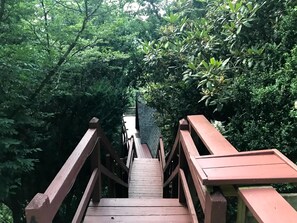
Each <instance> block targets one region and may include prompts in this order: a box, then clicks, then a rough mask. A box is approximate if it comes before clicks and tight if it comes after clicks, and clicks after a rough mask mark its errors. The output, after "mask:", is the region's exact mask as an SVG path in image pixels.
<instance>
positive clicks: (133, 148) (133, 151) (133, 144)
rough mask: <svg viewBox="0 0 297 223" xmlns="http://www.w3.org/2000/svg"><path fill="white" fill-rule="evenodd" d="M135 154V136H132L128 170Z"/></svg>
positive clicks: (129, 144) (127, 163)
mask: <svg viewBox="0 0 297 223" xmlns="http://www.w3.org/2000/svg"><path fill="white" fill-rule="evenodd" d="M134 154H135V141H134V136H131V138H130V140H128V157H127V161H126V166H127V168H130V166H131V164H132V162H133V159H134Z"/></svg>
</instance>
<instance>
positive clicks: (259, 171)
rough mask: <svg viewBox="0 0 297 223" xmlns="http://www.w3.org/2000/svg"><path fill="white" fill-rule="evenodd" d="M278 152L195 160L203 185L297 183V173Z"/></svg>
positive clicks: (268, 151) (246, 153) (258, 152)
mask: <svg viewBox="0 0 297 223" xmlns="http://www.w3.org/2000/svg"><path fill="white" fill-rule="evenodd" d="M279 155H280V153H276V152H275V150H263V151H253V152H241V153H238V154H233V155H227V156H226V157H224V156H221V155H220V156H208V157H206V158H205V157H198V156H197V157H196V158H195V159H193V162H194V165H195V167H196V170H197V171H196V173H197V174H198V175H199V177H200V179H201V181H202V183H203V184H204V185H223V184H263V183H266V184H270V183H284V182H297V170H296V169H295V168H294V166H293V164H292V163H290V164H288V163H287V162H286V161H284V159H282V158H280V156H279Z"/></svg>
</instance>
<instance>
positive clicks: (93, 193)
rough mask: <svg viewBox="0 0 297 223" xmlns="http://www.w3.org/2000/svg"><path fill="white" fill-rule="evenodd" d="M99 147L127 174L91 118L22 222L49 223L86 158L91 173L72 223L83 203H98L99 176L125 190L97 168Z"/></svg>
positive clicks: (112, 176)
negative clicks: (90, 167)
mask: <svg viewBox="0 0 297 223" xmlns="http://www.w3.org/2000/svg"><path fill="white" fill-rule="evenodd" d="M101 143H102V144H103V148H105V149H106V150H107V151H108V152H109V154H110V155H111V156H112V157H113V159H114V160H115V161H116V162H117V163H118V166H120V167H121V168H122V170H123V171H125V172H128V171H129V169H128V168H127V167H126V165H125V164H124V163H123V161H122V160H121V159H120V158H119V156H118V155H117V153H116V152H115V151H114V150H113V149H112V147H111V143H110V142H109V141H108V139H107V137H106V136H105V134H104V132H103V130H102V129H101V127H100V124H99V120H98V119H97V118H93V119H92V120H91V121H90V123H89V129H88V130H87V132H86V133H85V135H84V136H83V138H82V139H81V140H80V142H79V143H78V145H77V146H76V147H75V149H74V151H73V152H72V153H71V155H70V156H69V158H68V159H67V161H66V162H65V164H64V165H63V167H62V168H61V169H60V171H59V172H58V174H57V175H56V177H55V178H54V180H53V181H52V183H51V184H50V185H49V187H48V188H47V189H46V191H45V192H44V193H38V194H36V195H35V197H34V198H33V199H32V200H31V202H30V203H29V204H28V205H27V207H26V209H25V211H26V220H27V222H28V223H29V222H30V223H31V222H36V223H51V222H52V220H53V218H54V216H55V215H56V213H57V211H58V209H59V207H60V206H61V204H62V202H63V200H64V199H65V197H66V195H67V194H68V193H69V191H70V190H71V188H72V186H73V184H74V182H75V180H76V177H77V175H78V173H79V172H80V170H81V168H82V166H83V165H84V163H85V161H86V159H87V158H88V157H89V156H91V158H92V159H91V163H92V171H93V172H92V175H91V177H90V180H89V183H88V185H87V187H86V190H85V192H84V194H83V197H82V200H81V202H80V204H79V207H78V209H77V212H76V214H75V216H74V218H73V221H72V222H73V223H74V222H80V221H81V219H82V216H83V213H84V212H85V209H86V206H87V203H88V202H89V200H90V198H91V197H92V199H93V202H99V200H100V196H101V195H100V193H101V173H104V174H105V175H107V176H108V177H109V178H111V179H113V180H114V181H115V182H116V183H119V184H120V185H123V186H125V187H128V185H127V183H125V182H124V181H122V180H121V179H120V178H119V177H117V176H116V175H114V174H113V173H111V172H110V171H108V170H107V169H106V168H105V167H104V166H103V165H101V163H100V160H101V159H100V144H101Z"/></svg>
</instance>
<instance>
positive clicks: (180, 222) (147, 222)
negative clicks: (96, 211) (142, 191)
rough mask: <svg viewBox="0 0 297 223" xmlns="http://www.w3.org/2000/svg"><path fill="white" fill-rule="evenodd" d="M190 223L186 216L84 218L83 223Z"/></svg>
mask: <svg viewBox="0 0 297 223" xmlns="http://www.w3.org/2000/svg"><path fill="white" fill-rule="evenodd" d="M99 222H100V223H107V222H110V223H112V222H121V223H140V222H141V223H152V222H154V223H191V222H192V221H191V218H190V217H189V216H188V215H169V216H168V215H164V216H86V218H85V220H84V223H99Z"/></svg>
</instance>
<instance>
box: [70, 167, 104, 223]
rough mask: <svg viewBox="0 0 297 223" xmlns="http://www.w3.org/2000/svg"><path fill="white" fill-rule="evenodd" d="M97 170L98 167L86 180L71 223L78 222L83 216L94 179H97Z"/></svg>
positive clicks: (94, 182)
mask: <svg viewBox="0 0 297 223" xmlns="http://www.w3.org/2000/svg"><path fill="white" fill-rule="evenodd" d="M98 175H99V171H98V169H95V170H94V171H93V173H92V175H91V177H90V180H89V182H88V185H87V187H86V189H85V192H84V194H83V196H82V198H81V201H80V203H79V205H78V208H77V210H76V212H75V215H74V217H73V219H72V223H80V222H81V221H82V219H83V217H84V213H85V211H86V209H87V206H88V203H89V201H90V198H91V195H92V191H93V189H94V187H95V185H96V181H97V179H98Z"/></svg>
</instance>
